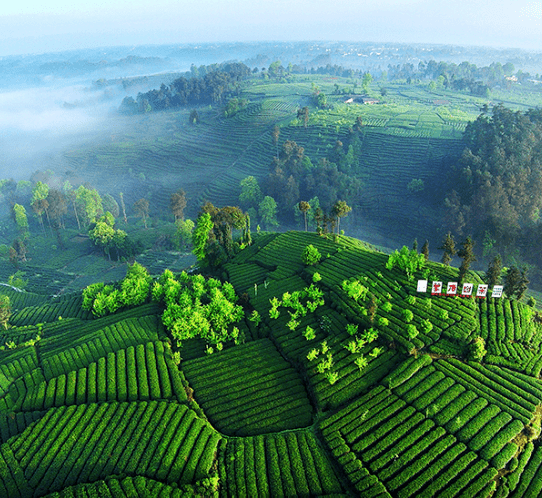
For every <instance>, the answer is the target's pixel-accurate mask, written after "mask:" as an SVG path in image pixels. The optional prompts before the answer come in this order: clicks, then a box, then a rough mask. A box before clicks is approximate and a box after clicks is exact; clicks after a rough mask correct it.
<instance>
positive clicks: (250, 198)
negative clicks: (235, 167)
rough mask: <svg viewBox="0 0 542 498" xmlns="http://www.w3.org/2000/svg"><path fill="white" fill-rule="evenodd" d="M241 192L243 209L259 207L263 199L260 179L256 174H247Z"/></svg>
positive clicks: (242, 181)
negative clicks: (259, 183)
mask: <svg viewBox="0 0 542 498" xmlns="http://www.w3.org/2000/svg"><path fill="white" fill-rule="evenodd" d="M240 185H241V193H240V194H239V202H240V203H241V206H243V209H248V208H249V207H253V208H257V207H258V206H259V204H260V202H261V201H262V191H261V190H260V186H259V185H258V180H256V178H255V177H254V176H247V177H246V178H244V179H243V180H241V183H240Z"/></svg>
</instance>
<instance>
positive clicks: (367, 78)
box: [361, 72, 373, 93]
mask: <svg viewBox="0 0 542 498" xmlns="http://www.w3.org/2000/svg"><path fill="white" fill-rule="evenodd" d="M372 81H373V77H372V76H371V73H369V72H367V73H365V74H364V75H363V79H362V80H361V86H362V87H363V92H364V93H369V86H370V85H371V83H372Z"/></svg>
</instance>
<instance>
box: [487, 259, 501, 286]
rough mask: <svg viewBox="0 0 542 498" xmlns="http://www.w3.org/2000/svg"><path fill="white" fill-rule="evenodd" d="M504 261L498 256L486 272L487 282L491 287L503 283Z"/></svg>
mask: <svg viewBox="0 0 542 498" xmlns="http://www.w3.org/2000/svg"><path fill="white" fill-rule="evenodd" d="M501 273H502V259H501V256H500V254H497V255H496V256H495V257H494V258H493V259H492V260H491V262H490V263H489V265H488V267H487V271H486V282H487V284H488V285H489V286H490V287H493V286H494V285H497V284H498V283H499V282H500V281H501Z"/></svg>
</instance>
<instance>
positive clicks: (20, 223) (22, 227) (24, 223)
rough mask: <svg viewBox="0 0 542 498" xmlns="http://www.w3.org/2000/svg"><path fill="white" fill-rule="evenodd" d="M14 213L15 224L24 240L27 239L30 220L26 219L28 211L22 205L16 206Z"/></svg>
mask: <svg viewBox="0 0 542 498" xmlns="http://www.w3.org/2000/svg"><path fill="white" fill-rule="evenodd" d="M13 212H14V214H15V222H16V223H17V227H18V228H19V233H20V234H21V236H22V237H23V238H25V237H26V236H27V235H28V218H27V217H26V209H25V208H24V206H21V205H20V204H14V205H13Z"/></svg>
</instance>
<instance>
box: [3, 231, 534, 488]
mask: <svg viewBox="0 0 542 498" xmlns="http://www.w3.org/2000/svg"><path fill="white" fill-rule="evenodd" d="M308 245H312V246H313V247H315V248H317V249H318V251H319V253H320V254H321V260H320V262H318V263H317V264H315V265H309V266H307V265H305V264H304V263H303V259H302V257H303V256H302V255H303V252H304V250H305V248H306V247H307V246H308ZM387 261H388V256H387V255H385V254H383V253H382V252H379V251H377V250H375V249H374V248H373V247H372V246H370V245H368V244H366V243H364V242H361V241H359V240H356V239H353V238H349V237H344V236H337V237H335V238H333V237H319V236H317V235H315V234H313V233H306V232H287V233H284V234H273V233H271V234H261V235H258V236H257V237H255V240H254V242H253V244H252V245H251V246H249V247H247V248H245V249H244V250H242V251H241V252H239V253H238V254H237V255H236V256H235V257H234V258H233V259H231V260H230V261H229V262H228V263H226V264H225V265H224V266H223V267H222V268H221V269H220V270H221V272H222V278H223V280H227V281H229V282H231V284H232V285H233V286H234V288H235V291H236V294H237V296H238V298H239V301H238V302H239V303H243V306H244V310H245V318H243V319H242V320H241V321H240V322H238V323H237V324H236V327H238V332H239V333H240V336H242V337H244V340H240V341H236V342H239V344H238V345H234V344H233V343H232V342H227V343H225V344H223V345H222V346H220V347H218V345H215V348H214V352H213V353H212V354H206V352H205V351H206V347H205V342H204V340H203V339H201V338H196V339H189V340H186V341H183V344H182V347H181V348H180V349H179V348H178V347H177V344H176V341H175V340H174V339H173V338H172V336H171V334H170V332H168V331H167V330H166V329H165V327H164V325H163V324H162V320H161V315H162V312H163V306H162V305H161V304H159V303H157V302H155V301H153V300H152V299H151V297H150V296H149V298H148V299H147V302H146V303H145V304H142V305H139V306H136V307H130V308H121V309H119V310H118V311H116V312H115V313H113V314H109V315H107V316H102V317H96V316H94V315H93V313H91V312H90V311H85V310H83V309H82V298H81V296H80V295H79V294H70V295H67V296H64V297H61V298H54V299H53V298H49V297H47V296H45V295H39V294H31V293H17V292H13V291H6V292H5V294H7V295H9V297H10V298H11V301H12V305H13V308H14V309H15V312H14V314H13V315H12V317H11V320H10V323H11V327H10V328H9V329H7V330H4V331H2V338H1V341H0V343H1V344H3V346H1V347H0V439H1V444H0V494H2V495H3V496H10V497H11V496H23V497H26V496H35V497H38V496H55V497H68V496H70V497H71V496H76V497H83V496H181V495H184V494H183V493H196V494H200V495H204V496H213V495H215V496H324V495H335V496H339V495H340V496H367V497H369V496H371V497H372V496H374V497H379V496H381V497H384V496H392V497H409V496H420V497H433V496H439V497H441V496H442V497H455V496H457V497H459V496H464V497H473V496H487V497H489V496H512V497H521V496H526V497H531V496H538V494H539V493H540V487H541V486H542V448H541V447H540V446H539V439H538V438H539V435H540V420H541V415H542V411H541V403H542V383H541V382H540V380H539V376H540V370H541V368H542V348H541V343H542V327H541V325H540V323H539V322H538V320H537V318H536V315H535V313H534V311H533V310H532V309H531V308H529V307H528V306H525V305H524V304H522V303H520V302H517V301H511V300H508V299H505V298H503V299H496V298H487V299H474V298H461V297H447V296H432V295H431V294H429V293H425V294H422V293H418V292H417V289H416V280H417V279H419V278H422V279H427V280H429V281H432V280H439V281H443V282H447V281H456V280H457V270H456V269H455V268H450V267H445V266H443V265H441V264H438V263H432V262H427V263H426V264H425V265H424V266H423V268H421V269H419V270H417V271H416V272H415V273H414V274H413V276H412V278H411V279H409V278H407V275H406V274H405V272H404V271H403V270H400V269H398V268H393V269H391V270H390V269H388V268H387V267H386V263H387ZM184 275H185V276H182V275H179V276H178V278H179V282H184V281H186V279H187V278H188V277H187V276H186V274H184ZM470 277H471V278H472V279H471V281H472V282H473V283H475V284H477V283H481V282H482V280H481V279H480V277H479V276H478V275H476V274H471V275H470ZM175 285H177V284H175ZM213 285H215V286H216V284H213ZM207 299H208V298H207V297H206V296H205V295H202V297H201V300H202V302H206V300H207ZM255 317H259V318H258V319H256V318H255ZM478 338H481V339H483V342H485V349H486V350H487V354H485V356H483V358H482V360H481V361H474V360H473V356H472V350H473V345H474V344H475V343H476V342H479V341H480V340H481V339H478ZM475 340H476V341H475ZM207 351H208V352H209V348H207Z"/></svg>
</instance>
